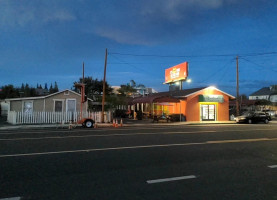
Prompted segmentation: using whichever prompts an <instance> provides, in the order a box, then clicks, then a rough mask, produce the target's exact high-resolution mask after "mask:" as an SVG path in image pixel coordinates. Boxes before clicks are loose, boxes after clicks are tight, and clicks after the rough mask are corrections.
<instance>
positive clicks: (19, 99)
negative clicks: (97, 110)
mask: <svg viewBox="0 0 277 200" xmlns="http://www.w3.org/2000/svg"><path fill="white" fill-rule="evenodd" d="M66 91H69V92H72V93H73V94H76V95H78V96H81V94H79V93H77V92H74V91H72V90H69V89H66V90H63V91H59V92H55V93H53V94H49V95H46V96H39V97H22V98H10V99H5V101H21V100H35V99H45V98H48V97H51V96H54V95H57V94H60V93H63V92H66ZM88 100H90V101H93V100H92V99H90V98H88Z"/></svg>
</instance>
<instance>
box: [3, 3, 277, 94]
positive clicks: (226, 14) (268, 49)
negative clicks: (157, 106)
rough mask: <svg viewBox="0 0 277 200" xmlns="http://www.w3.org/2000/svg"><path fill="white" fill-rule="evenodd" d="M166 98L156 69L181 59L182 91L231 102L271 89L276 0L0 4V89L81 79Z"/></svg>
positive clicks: (276, 49) (276, 55)
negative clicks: (215, 91)
mask: <svg viewBox="0 0 277 200" xmlns="http://www.w3.org/2000/svg"><path fill="white" fill-rule="evenodd" d="M106 48H107V49H108V52H109V55H108V65H107V82H108V83H109V84H110V85H112V86H119V85H121V84H126V83H128V82H129V81H130V80H132V79H133V80H135V81H136V82H137V83H141V84H144V85H145V86H147V87H153V88H154V89H156V90H157V91H167V90H168V86H167V85H163V82H164V73H165V69H166V68H169V67H171V66H174V65H177V64H179V63H182V62H185V61H187V62H188V63H189V78H190V79H191V80H192V82H191V83H184V88H194V87H204V86H211V85H213V86H216V87H218V88H219V89H221V90H223V91H225V92H227V93H230V94H232V95H235V94H236V60H235V58H236V55H238V56H239V67H240V93H241V94H247V95H249V94H251V93H252V92H255V91H256V90H258V89H260V88H262V87H266V86H270V85H272V84H277V1H276V0H0V87H1V86H3V85H7V84H13V85H14V86H18V87H20V86H21V84H22V83H29V84H30V85H32V86H34V87H35V86H36V85H37V83H38V84H41V85H43V86H44V83H48V86H49V85H50V83H54V82H55V81H56V82H57V83H58V85H59V88H60V90H62V89H66V88H71V87H72V85H73V82H74V81H77V80H78V79H79V77H80V76H81V75H82V63H83V62H85V75H86V76H92V77H93V78H98V79H103V71H104V58H105V49H106Z"/></svg>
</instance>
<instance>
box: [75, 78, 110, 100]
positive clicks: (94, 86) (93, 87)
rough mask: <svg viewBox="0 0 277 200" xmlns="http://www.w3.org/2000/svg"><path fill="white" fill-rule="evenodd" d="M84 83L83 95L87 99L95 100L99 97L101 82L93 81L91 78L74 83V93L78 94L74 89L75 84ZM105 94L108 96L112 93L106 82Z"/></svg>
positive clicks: (101, 88)
mask: <svg viewBox="0 0 277 200" xmlns="http://www.w3.org/2000/svg"><path fill="white" fill-rule="evenodd" d="M82 82H83V83H84V84H85V94H86V95H87V97H88V98H92V99H95V97H97V96H98V97H99V96H100V95H101V94H102V93H103V80H98V79H93V78H92V77H91V76H88V77H85V78H84V81H83V78H80V79H79V82H74V85H73V87H74V91H75V92H78V89H77V88H76V87H75V84H76V83H82ZM105 84H106V91H105V92H106V94H107V95H109V94H111V92H112V88H111V87H110V86H109V84H108V83H107V82H106V83H105Z"/></svg>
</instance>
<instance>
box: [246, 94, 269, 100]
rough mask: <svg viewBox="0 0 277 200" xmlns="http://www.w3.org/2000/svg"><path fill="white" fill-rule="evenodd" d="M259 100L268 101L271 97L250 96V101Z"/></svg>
mask: <svg viewBox="0 0 277 200" xmlns="http://www.w3.org/2000/svg"><path fill="white" fill-rule="evenodd" d="M257 99H260V100H261V99H265V100H268V99H269V95H264V96H249V100H257Z"/></svg>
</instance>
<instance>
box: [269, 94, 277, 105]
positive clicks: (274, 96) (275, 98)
mask: <svg viewBox="0 0 277 200" xmlns="http://www.w3.org/2000/svg"><path fill="white" fill-rule="evenodd" d="M269 100H270V101H271V102H273V103H276V102H277V95H276V94H275V95H271V96H270V99H269Z"/></svg>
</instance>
